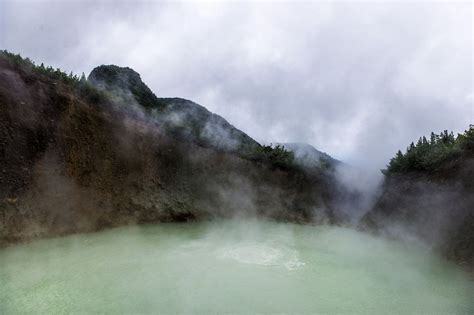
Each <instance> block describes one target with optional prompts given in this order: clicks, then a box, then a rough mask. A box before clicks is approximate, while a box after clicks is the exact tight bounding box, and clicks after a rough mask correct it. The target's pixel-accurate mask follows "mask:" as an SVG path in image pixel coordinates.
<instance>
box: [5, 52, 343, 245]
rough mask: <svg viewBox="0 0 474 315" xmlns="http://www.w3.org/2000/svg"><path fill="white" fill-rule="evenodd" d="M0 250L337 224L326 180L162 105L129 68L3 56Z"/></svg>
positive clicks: (227, 128) (207, 120) (189, 110)
mask: <svg viewBox="0 0 474 315" xmlns="http://www.w3.org/2000/svg"><path fill="white" fill-rule="evenodd" d="M0 124H1V125H2V128H1V134H0V142H1V146H0V148H1V150H2V151H1V152H0V165H1V166H2V169H1V170H0V171H1V173H0V243H4V244H5V243H9V242H14V241H22V240H28V239H32V238H37V237H45V236H52V235H62V234H68V233H74V232H84V231H96V230H100V229H103V228H107V227H112V226H118V225H125V224H135V223H152V222H169V221H190V220H208V219H212V218H216V217H234V216H242V215H252V216H264V217H267V218H272V219H276V220H280V221H291V222H306V223H322V222H334V220H335V218H336V217H337V215H336V214H337V202H336V201H337V200H336V199H337V196H336V193H335V191H336V189H335V187H334V180H333V179H332V178H331V176H330V174H328V173H324V172H321V173H319V174H310V173H307V172H305V171H304V170H302V169H301V168H299V167H297V166H296V165H295V164H294V163H293V155H292V153H291V152H288V151H286V150H284V149H281V148H271V147H266V146H261V145H260V144H258V143H257V142H256V141H254V140H253V139H252V138H250V137H249V136H247V135H246V134H245V133H243V132H242V131H240V130H238V129H236V128H234V127H233V126H231V125H230V124H229V123H228V122H227V121H226V120H224V119H223V118H222V117H220V116H218V115H215V114H212V113H211V112H209V111H207V110H206V109H205V108H204V107H202V106H200V105H197V104H195V103H193V102H191V101H187V100H183V99H179V98H158V97H156V96H155V94H154V93H153V92H152V91H151V90H150V89H149V88H148V87H147V86H146V85H145V84H144V83H143V82H142V81H141V79H140V76H139V75H138V74H137V73H136V72H135V71H133V70H132V69H129V68H121V67H117V66H100V67H98V68H96V69H94V70H93V71H92V73H91V74H90V75H89V79H86V78H85V77H82V78H78V77H77V76H74V75H72V74H71V75H67V74H65V73H63V72H61V71H60V70H59V69H56V70H55V69H52V68H50V67H44V66H43V65H41V66H36V65H34V64H33V63H32V62H31V61H30V60H28V59H23V58H21V57H19V56H18V55H13V54H10V53H7V52H2V53H0Z"/></svg>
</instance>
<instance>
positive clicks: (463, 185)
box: [361, 144, 474, 270]
mask: <svg viewBox="0 0 474 315" xmlns="http://www.w3.org/2000/svg"><path fill="white" fill-rule="evenodd" d="M456 145H457V144H456ZM361 227H362V228H365V229H369V230H371V231H377V232H379V233H381V234H384V235H387V236H389V237H394V238H412V239H417V240H421V241H423V242H424V243H426V244H428V245H430V246H432V247H433V248H434V249H435V250H437V251H440V252H441V253H442V254H443V255H444V256H445V257H448V258H449V259H451V260H454V261H456V262H458V263H459V264H461V265H464V266H466V267H467V268H468V269H471V270H474V151H471V150H468V149H465V150H463V151H461V152H460V153H459V154H456V155H453V158H448V159H446V160H445V161H443V162H442V163H440V165H439V166H437V167H436V168H435V169H433V170H424V171H423V170H418V171H410V172H399V173H390V172H387V174H386V179H385V183H384V188H383V194H382V196H381V197H380V199H379V201H378V202H377V203H376V205H375V207H374V208H373V209H372V210H371V211H370V212H369V213H368V214H367V215H366V216H365V217H364V218H363V220H362V221H361Z"/></svg>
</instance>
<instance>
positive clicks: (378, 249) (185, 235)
mask: <svg viewBox="0 0 474 315" xmlns="http://www.w3.org/2000/svg"><path fill="white" fill-rule="evenodd" d="M473 289H474V287H473V283H472V282H470V281H468V280H467V276H466V274H464V273H463V272H462V271H461V270H459V269H458V268H457V267H456V266H454V265H452V264H450V263H447V262H445V261H443V260H442V259H440V258H438V257H436V256H433V255H432V254H430V252H429V251H427V250H425V249H423V248H422V247H417V246H413V245H407V244H403V243H400V242H394V241H388V240H385V239H382V238H376V237H373V236H370V235H367V234H365V233H360V232H356V231H354V230H351V229H345V228H338V227H328V226H320V227H312V226H300V225H293V224H281V223H273V222H261V221H256V220H240V221H236V220H235V221H218V222H212V223H209V222H208V223H186V224H157V225H150V226H134V227H124V228H117V229H113V230H109V231H105V232H100V233H93V234H82V235H73V236H68V237H61V238H55V239H48V240H41V241H37V242H33V243H30V244H24V245H16V246H12V247H9V248H5V249H2V250H0V313H1V314H10V313H11V314H17V313H22V314H23V313H32V314H40V313H44V314H53V313H110V314H119V313H126V314H130V313H206V314H207V313H246V314H248V313H360V314H390V313H393V314H400V313H425V314H472V313H474V304H473V299H472V298H473Z"/></svg>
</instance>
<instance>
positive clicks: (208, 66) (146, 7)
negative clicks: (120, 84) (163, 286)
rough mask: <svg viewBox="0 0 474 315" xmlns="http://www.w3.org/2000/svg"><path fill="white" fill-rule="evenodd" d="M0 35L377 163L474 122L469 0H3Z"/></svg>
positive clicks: (267, 130) (25, 48)
mask: <svg viewBox="0 0 474 315" xmlns="http://www.w3.org/2000/svg"><path fill="white" fill-rule="evenodd" d="M0 48H1V49H8V50H10V51H13V52H16V53H20V54H21V55H23V56H28V57H30V58H31V59H33V60H34V61H36V62H38V63H41V62H44V63H45V64H48V65H52V66H54V67H60V68H61V69H63V70H65V71H71V70H72V71H74V72H76V73H81V72H85V73H86V74H88V73H89V72H90V71H91V70H92V68H93V67H95V66H97V65H100V64H117V65H121V66H130V67H132V68H133V69H135V70H136V71H137V72H139V73H140V74H141V76H142V79H143V80H144V81H145V82H146V83H147V84H148V85H149V86H150V87H151V89H152V90H153V91H154V92H155V94H157V96H179V97H183V98H187V99H191V100H193V101H195V102H197V103H200V104H201V105H203V106H205V107H207V108H208V109H209V110H211V111H213V112H215V113H217V114H220V115H221V116H223V117H225V118H226V119H227V120H228V121H229V122H230V123H232V124H233V125H235V126H236V127H238V128H240V129H242V130H243V131H245V132H246V133H248V134H249V135H250V136H251V137H253V138H255V139H256V140H258V141H260V142H264V143H270V142H307V143H310V144H312V145H314V146H315V147H316V148H318V149H320V150H322V151H325V152H327V153H329V154H330V155H332V156H334V157H336V158H338V159H341V160H343V161H346V162H349V163H352V164H355V165H361V166H369V167H372V168H381V167H383V166H384V165H385V164H386V163H387V161H388V159H389V158H390V157H391V156H393V155H394V153H395V152H396V151H397V150H398V149H399V148H405V147H406V145H407V144H409V142H411V141H412V140H416V139H417V138H418V137H419V136H422V135H428V134H429V133H430V132H431V131H432V130H434V131H441V130H443V129H449V130H454V131H455V132H461V131H462V130H464V129H466V128H467V127H468V125H469V123H474V94H473V71H474V69H473V67H474V65H473V64H474V63H473V5H472V3H469V2H464V3H458V4H452V3H426V2H423V3H419V4H409V3H405V4H403V3H391V4H389V3H380V2H378V3H352V4H350V3H333V4H328V3H292V4H291V3H282V2H276V3H268V2H267V3H261V2H260V3H255V2H232V3H227V4H216V3H206V4H202V3H190V2H185V3H158V2H143V3H140V4H137V3H132V2H121V3H120V4H119V3H118V2H117V1H102V2H101V3H100V5H98V4H97V1H92V0H91V1H74V2H73V1H58V0H57V1H10V2H8V1H7V2H5V1H4V0H2V1H0Z"/></svg>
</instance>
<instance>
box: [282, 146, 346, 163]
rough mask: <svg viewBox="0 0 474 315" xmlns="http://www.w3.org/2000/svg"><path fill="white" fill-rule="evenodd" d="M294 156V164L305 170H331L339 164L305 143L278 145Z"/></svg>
mask: <svg viewBox="0 0 474 315" xmlns="http://www.w3.org/2000/svg"><path fill="white" fill-rule="evenodd" d="M278 144H279V145H282V146H284V147H285V148H286V149H288V150H290V151H292V152H293V153H294V154H295V162H296V163H297V164H299V165H301V166H304V167H306V168H317V169H328V168H329V169H332V168H334V167H336V166H337V165H339V164H341V161H338V160H336V159H334V158H333V157H331V156H330V155H328V154H326V153H324V152H321V151H319V150H318V149H316V148H315V147H313V146H312V145H310V144H307V143H298V142H293V143H278Z"/></svg>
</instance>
